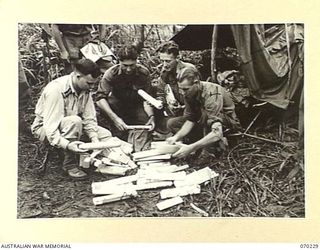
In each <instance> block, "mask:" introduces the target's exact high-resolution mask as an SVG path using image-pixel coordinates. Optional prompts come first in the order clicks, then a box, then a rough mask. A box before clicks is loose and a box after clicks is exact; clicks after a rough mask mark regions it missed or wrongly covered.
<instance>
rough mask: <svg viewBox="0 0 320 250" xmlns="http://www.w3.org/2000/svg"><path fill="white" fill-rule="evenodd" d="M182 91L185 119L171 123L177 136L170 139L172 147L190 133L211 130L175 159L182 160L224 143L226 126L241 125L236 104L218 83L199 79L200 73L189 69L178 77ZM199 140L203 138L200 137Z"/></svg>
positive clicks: (185, 147) (182, 150) (171, 121)
mask: <svg viewBox="0 0 320 250" xmlns="http://www.w3.org/2000/svg"><path fill="white" fill-rule="evenodd" d="M178 86H179V90H180V92H181V93H182V94H183V95H184V97H185V103H186V108H185V112H184V117H182V118H181V117H177V118H172V119H169V120H168V128H169V129H170V130H171V132H173V133H175V135H174V136H172V137H170V138H168V139H167V141H168V142H169V143H171V144H173V143H175V142H177V141H180V140H182V139H183V138H184V137H185V136H187V135H188V134H189V133H190V132H191V131H192V130H194V129H195V130H197V131H193V132H192V133H190V134H193V136H194V133H197V134H198V135H199V134H202V133H201V132H202V131H199V127H201V128H203V129H204V130H205V131H210V132H209V133H206V135H205V136H204V137H203V138H201V139H199V140H197V141H196V142H194V143H191V144H189V145H184V146H182V147H181V149H180V150H179V151H177V152H176V153H175V154H174V155H173V157H177V158H182V157H186V156H187V155H189V154H190V153H191V152H193V151H196V150H198V149H201V148H204V147H207V146H212V145H213V144H215V143H217V142H221V140H223V139H224V137H223V127H227V128H232V129H238V128H240V123H239V120H238V118H237V117H236V114H235V111H234V110H235V106H234V103H233V101H232V99H231V97H230V96H229V94H228V92H226V90H225V89H224V88H223V87H221V86H220V85H218V84H215V83H211V82H203V81H200V80H199V75H198V73H197V72H196V71H195V70H193V69H190V68H187V69H184V70H183V71H182V72H181V74H180V75H179V76H178ZM199 137H200V136H199Z"/></svg>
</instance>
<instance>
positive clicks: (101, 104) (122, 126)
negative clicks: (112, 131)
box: [97, 98, 127, 131]
mask: <svg viewBox="0 0 320 250" xmlns="http://www.w3.org/2000/svg"><path fill="white" fill-rule="evenodd" d="M97 105H98V107H99V108H100V109H101V110H102V111H103V112H104V113H105V114H106V115H107V116H108V117H109V118H110V119H111V120H112V121H113V123H114V125H115V126H116V127H117V128H118V129H119V130H120V131H123V130H127V125H126V124H125V122H124V121H123V120H122V119H121V118H120V117H119V116H118V115H117V114H116V113H115V112H113V110H112V109H111V107H110V105H109V103H108V102H107V100H106V99H104V98H103V99H100V100H99V101H97Z"/></svg>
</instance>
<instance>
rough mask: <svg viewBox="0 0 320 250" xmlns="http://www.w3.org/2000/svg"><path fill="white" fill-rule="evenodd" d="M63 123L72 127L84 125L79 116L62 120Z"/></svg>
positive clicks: (71, 116)
mask: <svg viewBox="0 0 320 250" xmlns="http://www.w3.org/2000/svg"><path fill="white" fill-rule="evenodd" d="M62 122H64V123H66V124H70V125H71V124H72V125H82V119H81V117H80V116H77V115H70V116H66V117H64V118H63V119H62Z"/></svg>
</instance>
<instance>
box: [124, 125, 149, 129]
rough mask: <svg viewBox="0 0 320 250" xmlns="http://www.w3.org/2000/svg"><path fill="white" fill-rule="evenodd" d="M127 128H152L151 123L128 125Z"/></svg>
mask: <svg viewBox="0 0 320 250" xmlns="http://www.w3.org/2000/svg"><path fill="white" fill-rule="evenodd" d="M127 129H129V130H135V129H145V130H149V129H151V125H127Z"/></svg>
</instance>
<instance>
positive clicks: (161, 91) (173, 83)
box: [156, 59, 197, 104]
mask: <svg viewBox="0 0 320 250" xmlns="http://www.w3.org/2000/svg"><path fill="white" fill-rule="evenodd" d="M185 68H193V69H195V70H197V69H196V67H195V66H194V65H193V64H191V63H187V62H183V61H181V60H179V59H177V68H176V71H175V72H173V73H170V72H165V71H162V72H161V75H160V79H159V86H158V87H157V93H156V96H157V99H159V100H162V101H163V102H165V95H166V84H169V85H170V87H171V89H172V92H173V94H174V96H175V98H176V99H177V101H178V102H179V103H180V104H183V103H184V98H183V96H182V95H181V94H180V93H179V87H178V79H177V77H178V75H179V74H180V73H181V71H182V70H183V69H185Z"/></svg>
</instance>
